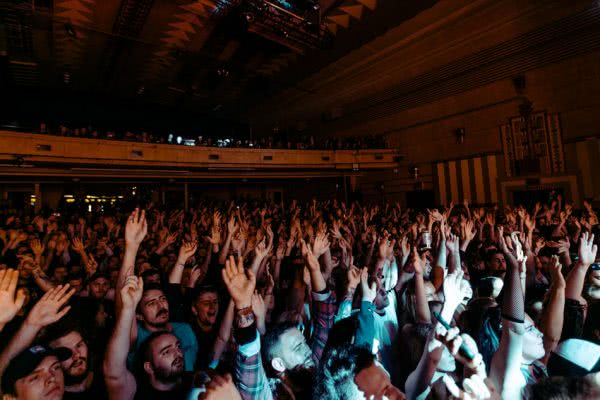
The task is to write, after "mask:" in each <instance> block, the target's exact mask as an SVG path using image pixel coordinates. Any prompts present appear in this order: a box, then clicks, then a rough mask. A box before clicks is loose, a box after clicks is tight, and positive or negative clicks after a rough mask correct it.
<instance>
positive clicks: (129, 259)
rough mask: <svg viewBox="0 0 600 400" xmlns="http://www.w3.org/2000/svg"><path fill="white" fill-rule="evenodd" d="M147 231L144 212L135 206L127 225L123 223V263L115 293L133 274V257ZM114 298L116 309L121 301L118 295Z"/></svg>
mask: <svg viewBox="0 0 600 400" xmlns="http://www.w3.org/2000/svg"><path fill="white" fill-rule="evenodd" d="M147 232H148V223H147V222H146V212H145V211H144V210H141V211H140V209H139V208H136V209H135V210H134V211H133V212H132V213H131V215H130V216H129V218H128V219H127V225H125V254H124V256H123V264H122V265H121V269H120V270H119V278H118V281H117V287H116V291H117V293H120V292H121V288H123V286H124V285H125V280H126V279H127V278H128V277H129V276H132V275H134V274H135V257H136V255H137V252H138V249H139V247H140V244H141V243H142V241H143V240H144V238H145V237H146V233H147ZM115 300H116V305H117V309H118V308H119V307H120V303H121V300H120V296H118V295H117V296H116V299H115Z"/></svg>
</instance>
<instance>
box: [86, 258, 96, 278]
mask: <svg viewBox="0 0 600 400" xmlns="http://www.w3.org/2000/svg"><path fill="white" fill-rule="evenodd" d="M96 270H98V263H97V262H96V260H95V259H94V256H92V254H88V262H87V264H86V265H85V273H86V274H87V276H92V275H94V274H95V273H96Z"/></svg>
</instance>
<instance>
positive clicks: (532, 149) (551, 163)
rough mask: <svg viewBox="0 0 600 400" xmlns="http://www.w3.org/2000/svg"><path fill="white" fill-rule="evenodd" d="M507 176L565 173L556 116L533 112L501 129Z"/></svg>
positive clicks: (558, 123)
mask: <svg viewBox="0 0 600 400" xmlns="http://www.w3.org/2000/svg"><path fill="white" fill-rule="evenodd" d="M500 136H501V139H502V148H503V151H504V165H505V167H506V170H505V172H506V176H507V177H514V176H540V175H552V174H561V173H564V172H565V162H564V150H563V143H562V134H561V129H560V120H559V115H558V114H557V113H552V114H547V113H546V112H544V111H539V112H533V113H531V114H530V115H528V116H519V117H514V118H511V119H510V123H509V124H504V125H502V126H500Z"/></svg>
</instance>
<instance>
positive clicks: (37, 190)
mask: <svg viewBox="0 0 600 400" xmlns="http://www.w3.org/2000/svg"><path fill="white" fill-rule="evenodd" d="M33 192H34V194H35V209H34V211H35V213H36V214H37V213H39V212H40V211H41V210H42V190H41V187H40V184H39V182H36V183H35V184H34V185H33Z"/></svg>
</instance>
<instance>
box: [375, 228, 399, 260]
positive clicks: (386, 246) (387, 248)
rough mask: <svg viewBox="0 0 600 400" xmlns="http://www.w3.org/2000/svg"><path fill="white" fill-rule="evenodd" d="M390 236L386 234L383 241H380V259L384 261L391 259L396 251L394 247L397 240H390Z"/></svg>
mask: <svg viewBox="0 0 600 400" xmlns="http://www.w3.org/2000/svg"><path fill="white" fill-rule="evenodd" d="M388 237H389V236H388V234H384V235H383V237H382V238H381V239H379V258H380V259H382V260H384V259H387V258H389V257H390V255H391V254H392V252H393V250H394V245H395V244H396V241H395V240H392V241H390V240H388Z"/></svg>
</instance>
